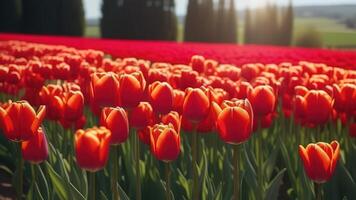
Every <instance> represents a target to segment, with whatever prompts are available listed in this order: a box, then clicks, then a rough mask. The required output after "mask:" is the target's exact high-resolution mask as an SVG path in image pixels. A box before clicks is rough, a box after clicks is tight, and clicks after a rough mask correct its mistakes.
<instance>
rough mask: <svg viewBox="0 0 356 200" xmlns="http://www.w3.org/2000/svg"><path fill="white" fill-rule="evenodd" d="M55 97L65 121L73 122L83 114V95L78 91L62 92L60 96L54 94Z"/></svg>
mask: <svg viewBox="0 0 356 200" xmlns="http://www.w3.org/2000/svg"><path fill="white" fill-rule="evenodd" d="M55 99H56V101H58V103H59V104H61V106H60V107H62V111H63V118H64V120H65V121H69V122H75V121H77V120H79V119H80V117H81V116H82V115H83V109H84V96H83V94H82V93H81V92H80V91H70V92H64V93H63V94H62V95H61V97H58V96H56V97H55Z"/></svg>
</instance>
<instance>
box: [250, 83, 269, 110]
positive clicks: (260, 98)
mask: <svg viewBox="0 0 356 200" xmlns="http://www.w3.org/2000/svg"><path fill="white" fill-rule="evenodd" d="M247 96H248V100H249V101H250V102H251V105H252V108H253V112H254V113H255V114H256V115H258V116H264V115H267V114H269V113H272V112H273V111H274V107H275V104H276V96H275V94H274V92H273V89H272V87H270V86H267V85H261V86H257V87H255V88H254V89H251V90H250V91H249V92H248V95H247Z"/></svg>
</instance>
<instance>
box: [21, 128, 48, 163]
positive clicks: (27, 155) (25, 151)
mask: <svg viewBox="0 0 356 200" xmlns="http://www.w3.org/2000/svg"><path fill="white" fill-rule="evenodd" d="M21 151H22V157H23V159H24V160H27V161H29V162H31V163H34V164H38V163H41V162H43V161H44V160H46V159H47V157H48V143H47V139H46V135H45V133H44V130H43V129H42V128H41V127H39V128H38V131H37V133H36V134H35V135H34V136H33V137H32V138H31V139H29V140H27V141H24V142H22V144H21Z"/></svg>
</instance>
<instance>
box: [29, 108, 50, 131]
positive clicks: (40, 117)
mask: <svg viewBox="0 0 356 200" xmlns="http://www.w3.org/2000/svg"><path fill="white" fill-rule="evenodd" d="M45 116H46V106H43V105H42V106H40V107H39V109H38V113H37V116H36V118H35V119H34V121H33V123H32V125H31V130H32V131H33V132H36V131H37V130H38V128H39V126H40V125H41V123H42V121H43V119H44V117H45Z"/></svg>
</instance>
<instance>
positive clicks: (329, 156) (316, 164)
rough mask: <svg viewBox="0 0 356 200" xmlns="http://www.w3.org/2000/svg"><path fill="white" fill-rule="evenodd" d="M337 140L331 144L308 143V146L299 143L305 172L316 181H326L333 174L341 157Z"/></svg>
mask: <svg viewBox="0 0 356 200" xmlns="http://www.w3.org/2000/svg"><path fill="white" fill-rule="evenodd" d="M339 154H340V147H339V143H338V142H337V141H333V142H331V144H328V143H324V142H318V143H316V144H308V146H307V147H306V148H304V147H303V146H301V145H299V155H300V157H301V159H302V161H303V165H304V169H305V172H306V173H307V175H308V177H309V178H310V179H311V180H313V181H315V182H316V183H324V182H326V181H328V180H329V179H330V178H331V176H332V175H333V173H334V171H335V168H336V164H337V161H338V160H339V157H340V155H339Z"/></svg>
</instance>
